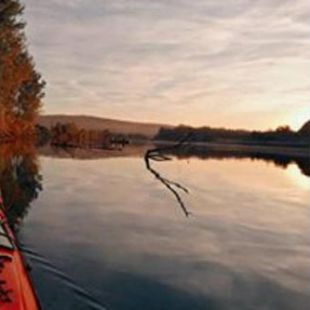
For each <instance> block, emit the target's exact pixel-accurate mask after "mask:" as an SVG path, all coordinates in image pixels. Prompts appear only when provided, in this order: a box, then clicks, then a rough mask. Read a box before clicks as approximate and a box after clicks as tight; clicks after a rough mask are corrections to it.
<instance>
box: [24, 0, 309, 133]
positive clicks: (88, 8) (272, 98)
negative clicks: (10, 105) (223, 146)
mask: <svg viewBox="0 0 310 310" xmlns="http://www.w3.org/2000/svg"><path fill="white" fill-rule="evenodd" d="M25 4H26V16H25V18H26V19H27V22H28V27H27V35H28V40H29V45H30V48H31V51H32V53H33V54H34V56H35V59H36V62H37V65H38V68H39V70H41V72H42V73H43V75H44V77H45V79H46V80H47V82H48V85H49V86H48V88H47V98H46V107H45V110H46V112H59V113H60V112H67V113H70V112H71V113H74V112H75V111H76V107H78V109H79V110H80V111H83V112H85V113H96V115H102V116H110V117H122V118H129V119H146V120H154V121H158V120H161V121H165V122H173V123H178V122H182V123H192V124H203V123H210V124H211V125H217V124H218V125H227V126H237V125H238V124H240V125H239V127H240V126H241V127H242V126H254V127H265V126H267V124H266V123H264V122H263V121H260V123H255V121H254V122H251V121H250V122H249V121H248V122H247V121H246V120H244V118H242V115H243V113H245V112H247V110H251V108H250V109H249V106H256V110H257V109H259V110H261V111H264V112H269V111H270V110H272V111H278V112H279V114H281V113H282V107H283V104H284V105H288V104H291V105H300V104H304V105H305V104H307V103H308V102H309V99H310V98H309V97H310V96H309V94H308V93H306V92H304V91H303V92H300V91H299V90H298V89H300V88H301V87H302V88H308V89H309V86H310V85H309V84H310V81H309V79H308V72H309V69H310V60H309V59H310V50H309V48H308V38H309V34H310V33H309V32H310V29H309V27H308V25H307V22H306V21H307V20H308V19H309V18H310V10H309V9H310V8H309V6H310V5H309V3H308V1H307V0H298V1H294V3H293V2H292V1H288V0H269V1H267V0H257V1H248V0H230V1H225V3H223V2H221V1H215V0H205V1H202V0H201V1H195V2H194V3H193V2H192V1H189V0H169V1H168V0H158V1H150V0H113V1H112V0H109V1H108V0H104V1H102V0H100V1H99V0H92V1H85V0H84V1H83V0H71V1H65V2H64V1H60V0H52V1H51V0H49V1H47V0H45V1H37V0H27V2H26V3H25ZM290 110H293V108H292V109H290ZM162 111H165V113H164V114H165V115H164V116H163V113H162ZM292 113H293V112H292ZM263 114H264V113H263ZM253 116H254V115H253ZM290 117H291V115H285V116H283V120H288V121H289V120H290ZM163 118H164V119H163ZM268 121H269V120H268ZM277 121H280V120H274V122H275V123H276V122H277Z"/></svg>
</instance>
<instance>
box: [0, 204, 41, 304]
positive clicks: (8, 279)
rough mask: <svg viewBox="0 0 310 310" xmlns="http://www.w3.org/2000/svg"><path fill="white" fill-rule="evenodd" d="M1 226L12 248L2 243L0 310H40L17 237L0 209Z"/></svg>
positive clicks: (0, 246) (0, 252)
mask: <svg viewBox="0 0 310 310" xmlns="http://www.w3.org/2000/svg"><path fill="white" fill-rule="evenodd" d="M0 204H1V201H0ZM0 225H1V227H0V228H1V233H2V235H1V238H2V237H3V235H4V234H3V233H5V234H6V235H7V237H8V240H9V242H10V243H11V244H12V248H10V247H9V246H5V245H3V244H1V243H0V309H1V310H37V309H40V306H39V303H38V300H37V297H36V294H35V291H34V288H33V286H32V283H31V280H30V278H29V275H28V272H27V270H26V267H25V264H24V261H23V258H22V256H21V253H20V251H19V250H18V247H17V246H16V240H15V236H14V235H13V233H12V231H11V229H10V227H9V225H8V223H7V219H6V216H5V213H4V212H3V210H2V209H0Z"/></svg>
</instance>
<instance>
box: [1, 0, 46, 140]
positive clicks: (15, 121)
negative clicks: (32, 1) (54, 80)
mask: <svg viewBox="0 0 310 310" xmlns="http://www.w3.org/2000/svg"><path fill="white" fill-rule="evenodd" d="M23 9H24V7H23V6H22V5H21V4H20V2H19V1H18V0H1V2H0V138H1V137H2V138H3V137H4V138H8V139H15V138H18V137H25V136H32V135H33V134H34V124H35V121H36V118H37V115H38V113H39V110H40V107H41V99H42V97H43V95H44V94H43V88H44V81H43V80H42V78H41V75H40V74H39V73H38V72H37V71H36V70H35V67H34V62H33V59H32V57H31V56H30V55H29V53H28V50H27V45H26V38H25V33H24V27H25V23H24V22H23V21H22V19H21V15H22V13H23Z"/></svg>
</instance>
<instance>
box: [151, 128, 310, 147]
mask: <svg viewBox="0 0 310 310" xmlns="http://www.w3.org/2000/svg"><path fill="white" fill-rule="evenodd" d="M303 128H305V127H304V126H303V127H302V129H301V130H299V131H293V130H292V129H291V128H290V127H288V126H280V127H278V128H277V129H275V130H268V131H248V130H231V129H226V128H211V127H200V128H193V127H190V126H183V125H181V126H177V127H174V128H161V129H160V130H159V132H158V134H157V135H156V136H155V138H154V140H157V141H167V142H177V141H180V140H181V139H182V138H183V137H185V136H186V135H188V134H189V133H191V142H192V143H204V142H206V143H220V144H244V145H256V146H259V145H261V146H273V147H275V146H281V147H283V146H286V147H309V146H310V139H309V132H308V131H306V130H304V129H303Z"/></svg>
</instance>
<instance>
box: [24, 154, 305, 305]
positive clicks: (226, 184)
mask: <svg viewBox="0 0 310 310" xmlns="http://www.w3.org/2000/svg"><path fill="white" fill-rule="evenodd" d="M41 160H42V166H43V168H44V169H43V171H44V179H45V182H46V185H45V187H46V190H45V192H44V193H43V194H42V195H41V196H40V198H39V200H38V201H37V202H36V204H39V205H43V204H44V211H43V207H42V208H39V207H38V206H37V207H36V208H34V209H33V212H32V213H31V218H30V220H29V226H28V230H27V228H26V232H28V234H30V236H31V238H33V239H32V240H36V241H37V242H36V244H37V245H36V246H39V247H42V248H43V249H44V252H46V253H47V255H49V257H50V259H51V260H52V259H53V257H55V256H56V257H58V258H57V260H58V263H59V264H61V266H62V268H64V269H65V270H66V271H67V272H68V273H71V271H70V270H72V268H74V266H77V265H78V266H83V267H85V264H86V262H91V267H88V269H87V266H86V269H87V272H86V271H84V272H83V268H79V270H80V271H74V274H76V273H77V275H78V279H77V280H78V281H82V282H83V283H85V285H90V284H91V285H92V286H95V287H97V288H98V287H99V288H101V290H102V291H105V290H107V291H109V292H110V290H112V291H113V292H118V296H117V297H118V298H119V301H118V302H119V303H124V305H125V304H126V303H128V302H129V301H128V300H129V299H130V298H133V297H137V299H139V298H138V297H141V303H142V300H143V301H144V302H145V303H147V301H146V300H145V298H146V296H151V295H152V296H153V294H154V296H158V298H159V299H158V300H157V302H158V303H159V304H160V303H161V302H166V301H167V302H168V303H169V301H170V302H171V308H173V305H174V306H175V304H176V303H178V304H179V303H181V301H182V300H183V301H184V305H187V306H188V307H190V308H191V309H205V306H206V305H207V304H208V305H210V307H211V309H212V307H217V308H224V309H226V308H229V309H231V307H235V308H236V309H237V308H238V309H242V308H243V309H248V308H249V307H251V306H253V307H255V306H257V307H258V308H259V306H260V305H261V306H270V307H272V306H273V307H275V308H277V309H294V307H297V309H303V306H304V305H305V304H306V302H307V298H308V295H307V294H309V290H308V275H309V257H310V251H309V237H308V234H307V233H306V232H307V231H308V227H309V219H308V216H307V212H306V208H296V207H295V205H294V203H292V201H291V200H290V199H287V201H285V199H282V198H283V197H286V198H289V197H288V195H291V194H292V193H295V194H297V195H300V197H306V195H307V191H305V190H303V189H301V188H300V187H298V186H296V184H294V183H292V182H290V180H289V179H287V178H286V176H285V172H284V170H282V169H281V170H280V169H278V168H276V167H275V166H273V165H266V164H264V163H263V162H252V161H247V160H243V161H239V160H229V161H225V160H222V161H217V160H207V161H202V160H199V159H192V160H191V161H190V164H187V163H186V161H172V162H169V163H165V164H164V166H159V168H160V169H164V171H165V173H166V174H167V175H169V176H173V177H174V178H176V179H177V180H180V181H182V182H184V183H186V185H187V186H188V187H189V188H190V189H192V190H191V192H192V193H191V195H190V196H189V197H188V198H187V199H188V200H187V202H188V204H190V205H191V207H192V208H193V213H194V214H193V216H192V217H190V218H189V219H186V218H184V217H183V215H182V214H181V213H180V212H179V210H177V208H175V201H174V200H173V198H171V197H170V196H169V194H167V193H166V192H165V191H164V190H163V188H162V187H160V186H158V183H157V182H156V180H154V179H153V178H152V177H151V175H150V174H148V173H147V171H146V170H145V169H144V167H143V164H141V160H142V159H139V158H115V159H109V160H93V161H88V160H84V161H79V160H75V161H72V160H58V159H52V158H41ZM181 166H183V168H181ZM180 168H181V169H180ZM63 171H65V172H66V173H65V174H64V173H63ZM258 171H259V173H258ZM77 176H79V177H77ZM81 176H84V177H83V178H81ZM84 179H87V180H86V182H84ZM54 184H58V186H57V187H55V186H54ZM63 189H66V191H63ZM285 195H286V196H285ZM306 204H307V201H306V200H304V205H306ZM40 212H42V213H41V214H40ZM43 214H44V218H42V215H43ZM33 220H34V221H36V222H37V223H41V226H40V227H39V230H40V233H39V234H38V232H36V233H35V232H32V231H31V222H32V221H33ZM70 223H72V224H70ZM26 227H27V223H26ZM55 227H58V229H56V230H55V229H53V228H55ZM36 228H37V229H38V226H36ZM63 235H66V236H70V238H63ZM40 236H42V237H43V239H42V240H38V239H40ZM46 238H47V239H46ZM52 240H53V241H52ZM46 241H51V243H52V244H57V251H56V250H54V249H52V248H50V247H49V246H48V242H46ZM43 249H41V250H43ZM81 250H82V252H81ZM76 253H79V255H76ZM79 272H80V274H79ZM86 273H87V274H86ZM103 279H106V280H103ZM122 288H123V289H122ZM126 289H128V290H129V292H130V294H131V296H129V293H128V294H127V293H126ZM147 290H149V291H148V293H147ZM155 290H157V291H156V292H155ZM99 291H100V290H99ZM158 292H161V294H160V295H161V296H160V295H156V294H157V293H158ZM96 294H98V297H99V298H103V299H104V295H100V293H99V292H97V293H96ZM148 294H150V295H148ZM169 296H170V299H169ZM111 298H112V297H111ZM149 298H150V297H149ZM161 298H162V299H161ZM151 300H152V302H153V303H154V302H156V301H155V299H153V298H151ZM114 302H115V303H117V301H115V300H114ZM129 303H130V302H129ZM138 304H139V302H138ZM127 305H128V304H127ZM157 305H158V304H157ZM140 306H141V304H140ZM150 309H152V308H150ZM178 309H179V308H178ZM180 309H183V308H180ZM184 309H185V308H184Z"/></svg>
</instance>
